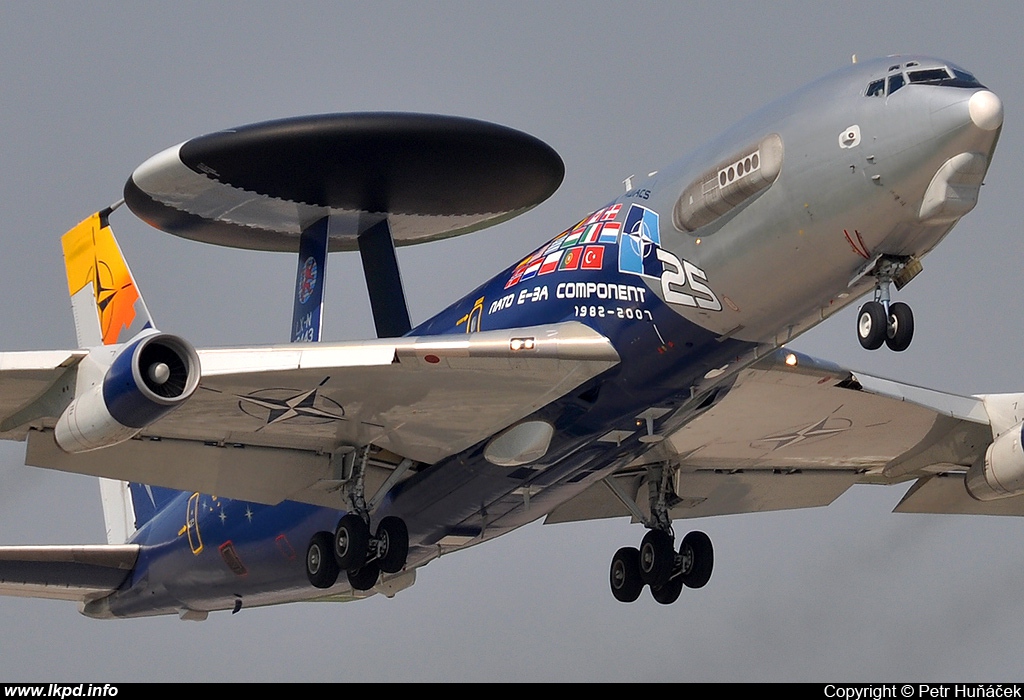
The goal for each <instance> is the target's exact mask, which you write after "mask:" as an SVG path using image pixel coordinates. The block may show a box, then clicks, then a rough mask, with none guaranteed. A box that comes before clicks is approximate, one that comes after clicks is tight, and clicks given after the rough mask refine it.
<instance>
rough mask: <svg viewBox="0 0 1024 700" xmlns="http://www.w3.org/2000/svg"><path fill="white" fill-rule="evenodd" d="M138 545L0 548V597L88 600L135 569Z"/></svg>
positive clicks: (113, 586)
mask: <svg viewBox="0 0 1024 700" xmlns="http://www.w3.org/2000/svg"><path fill="white" fill-rule="evenodd" d="M138 554H139V546H138V545H127V544H126V545H79V546H39V547H0V595H13V596H30V597H33V598H53V599H56V600H78V601H89V600H92V599H95V598H100V597H103V596H104V595H107V594H108V593H111V592H113V591H114V590H116V589H117V588H118V586H120V585H121V583H123V582H124V580H125V578H127V576H128V575H129V573H131V570H132V569H133V568H134V567H135V560H136V559H137V558H138Z"/></svg>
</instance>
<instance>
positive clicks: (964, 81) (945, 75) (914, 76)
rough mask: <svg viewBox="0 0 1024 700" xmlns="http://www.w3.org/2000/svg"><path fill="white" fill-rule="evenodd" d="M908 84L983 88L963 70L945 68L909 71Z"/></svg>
mask: <svg viewBox="0 0 1024 700" xmlns="http://www.w3.org/2000/svg"><path fill="white" fill-rule="evenodd" d="M908 77H909V78H910V82H912V83H925V84H928V85H943V86H946V87H964V88H980V87H985V86H984V85H982V84H981V83H979V82H978V79H977V78H975V77H974V76H973V75H971V74H970V73H968V72H967V71H964V70H958V69H956V68H953V69H952V75H950V69H947V68H928V69H925V70H915V71H910V73H909V74H908Z"/></svg>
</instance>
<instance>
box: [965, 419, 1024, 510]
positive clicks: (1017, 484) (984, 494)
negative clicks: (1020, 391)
mask: <svg viewBox="0 0 1024 700" xmlns="http://www.w3.org/2000/svg"><path fill="white" fill-rule="evenodd" d="M1022 437H1024V423H1018V424H1017V425H1016V426H1014V427H1013V428H1011V429H1009V430H1007V431H1006V432H1005V433H1003V434H1002V435H1000V436H999V437H997V438H996V439H995V440H993V441H992V444H991V445H989V446H988V449H987V450H985V456H984V457H983V458H982V459H979V460H978V461H977V462H975V463H974V464H973V465H972V466H971V468H970V469H968V470H967V476H966V477H965V478H964V484H965V485H966V486H967V493H969V494H970V495H971V497H972V498H975V499H976V500H979V501H994V500H996V499H999V498H1009V497H1010V496H1019V495H1021V494H1024V449H1022V446H1021V439H1022Z"/></svg>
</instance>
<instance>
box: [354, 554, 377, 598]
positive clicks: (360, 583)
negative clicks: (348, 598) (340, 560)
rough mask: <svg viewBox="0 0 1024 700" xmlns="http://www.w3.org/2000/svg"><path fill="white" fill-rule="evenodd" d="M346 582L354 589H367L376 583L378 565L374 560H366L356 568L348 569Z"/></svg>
mask: <svg viewBox="0 0 1024 700" xmlns="http://www.w3.org/2000/svg"><path fill="white" fill-rule="evenodd" d="M346 573H347V575H348V583H349V585H350V586H352V590H354V591H368V590H370V589H371V588H373V587H374V586H376V585H377V579H378V578H380V565H379V564H377V562H376V561H371V562H367V563H366V564H365V565H363V566H362V567H360V568H358V569H349V570H348V571H347V572H346Z"/></svg>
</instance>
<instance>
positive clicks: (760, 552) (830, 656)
mask: <svg viewBox="0 0 1024 700" xmlns="http://www.w3.org/2000/svg"><path fill="white" fill-rule="evenodd" d="M893 5H894V3H850V2H837V3H822V2H815V3H783V2H778V3H763V2H746V3H701V4H690V3H687V4H683V3H668V2H660V3H645V2H629V3H625V2H624V3H608V2H582V3H580V2H537V3H533V2H524V1H522V0H520V1H517V2H514V3H483V2H469V3H448V2H420V3H388V2H376V3H340V2H334V3H309V2H307V3H303V2H290V3H287V5H285V4H283V3H282V4H279V5H278V4H270V3H260V2H237V3H233V2H220V3H209V2H200V3H188V2H176V3H99V2H93V3H70V2H68V3H43V2H38V3H21V2H0V114H2V118H0V212H2V215H3V219H2V220H0V245H2V248H0V250H2V253H0V294H2V295H3V299H5V301H4V302H3V303H2V304H0V349H3V350H20V349H42V348H55V347H71V346H73V345H74V329H73V325H72V322H71V315H70V305H69V302H68V300H67V294H66V286H65V282H64V275H63V268H62V262H61V257H60V246H59V240H58V239H59V236H60V234H61V233H63V232H64V231H65V230H67V229H68V228H69V227H70V226H72V225H73V224H75V223H76V222H78V221H79V220H81V219H82V218H84V217H85V216H87V215H88V214H90V213H91V212H92V211H94V210H95V209H96V208H98V207H102V206H105V205H107V204H110V203H111V202H113V201H115V200H117V199H118V198H120V196H121V195H120V192H121V188H122V186H123V184H124V181H125V179H126V178H127V177H128V175H129V174H130V173H131V171H132V169H133V168H134V167H135V166H136V165H138V164H139V163H141V162H142V161H143V160H144V159H146V158H147V157H149V156H150V155H152V154H153V153H156V152H157V151H159V150H161V149H163V148H165V147H167V146H171V145H173V144H175V143H178V142H180V141H183V140H185V139H187V138H190V137H192V136H196V135H199V134H202V133H207V132H210V131H214V130H217V129H220V128H225V127H230V126H236V125H239V124H245V123H250V122H255V121H261V120H264V119H270V118H277V117H284V116H290V115H297V114H307V113H316V112H344V111H363V110H406V111H421V112H439V113H449V114H457V115H462V116H468V117H475V118H480V119H486V120H490V121H495V122H499V123H502V124H506V125H509V126H512V127H514V128H517V129H520V130H523V131H526V132H529V133H532V134H534V135H536V136H538V137H539V138H541V139H542V140H544V141H546V142H547V143H549V144H551V145H552V146H553V147H554V148H555V149H556V150H557V151H558V152H559V153H560V154H561V155H562V157H563V159H564V160H565V164H566V177H565V182H564V184H563V185H562V188H561V189H560V190H559V192H557V193H556V194H555V195H554V196H553V197H552V198H551V200H549V201H548V202H547V203H545V204H544V205H542V206H540V207H539V208H537V209H536V210H534V211H532V212H530V213H528V214H526V215H524V216H523V217H521V218H519V219H516V220H514V221H512V222H509V223H507V224H504V225H502V226H500V227H498V228H496V229H492V230H489V231H484V232H481V233H477V234H474V235H472V236H469V237H465V238H462V239H457V240H454V241H445V242H439V243H433V244H429V245H426V246H421V247H419V248H415V249H408V248H406V249H403V250H402V251H401V253H400V262H401V265H402V273H403V277H404V279H405V282H406V286H407V293H408V296H409V302H410V306H411V312H412V314H413V317H414V322H416V321H420V320H423V319H424V318H426V317H427V316H428V315H430V314H431V313H433V312H435V311H437V310H439V309H440V308H441V307H442V306H444V305H446V304H447V303H449V302H451V301H453V300H454V299H456V298H458V297H459V296H461V295H462V294H463V293H464V292H466V291H468V290H469V289H470V288H472V287H473V286H474V285H476V284H478V283H480V282H482V281H483V280H485V279H486V278H488V277H489V276H491V275H492V274H494V273H496V272H497V271H498V270H500V269H502V268H503V267H505V266H506V265H507V264H509V263H511V262H513V261H514V260H515V259H518V258H520V257H521V256H522V255H523V254H525V253H527V252H529V251H530V250H531V249H533V248H535V247H536V246H537V245H539V244H540V243H541V242H542V241H544V240H546V239H548V238H550V237H551V236H553V235H555V234H557V233H558V232H559V231H561V230H562V229H563V228H564V227H565V226H566V225H567V224H569V223H572V222H574V221H575V220H577V219H578V218H579V217H580V216H581V215H582V214H584V213H586V212H587V211H590V210H592V209H593V208H595V207H596V206H599V205H601V204H602V203H604V202H606V201H607V200H608V199H609V198H611V197H612V196H614V195H615V194H616V193H617V192H618V191H619V190H620V188H621V181H622V179H623V178H625V177H626V176H628V175H630V174H633V173H646V172H648V171H650V170H654V169H657V168H659V167H662V166H664V165H665V164H666V163H667V162H669V161H671V160H674V159H675V158H676V157H678V156H681V155H683V154H685V153H686V152H687V151H689V150H691V149H692V148H695V147H696V146H698V145H699V144H700V143H702V142H703V141H704V140H706V139H708V138H710V137H712V136H714V135H715V134H716V133H717V132H718V131H720V130H721V129H723V128H725V127H726V126H728V125H729V124H731V123H732V122H733V121H735V120H737V119H739V118H740V117H742V116H743V115H745V114H746V113H748V112H750V111H752V110H754V109H756V108H757V107H758V106H760V105H761V104H763V103H765V102H767V101H768V100H770V99H772V98H774V97H776V96H777V95H779V94H781V93H784V92H788V91H790V90H792V89H795V88H796V87H799V86H800V85H802V84H804V83H806V82H808V81H810V80H812V79H814V78H817V77H818V76H820V75H822V74H824V73H826V72H829V71H831V70H833V69H835V68H837V67H839V66H840V65H842V64H844V63H847V62H848V61H849V60H850V55H851V54H853V53H856V54H858V55H859V56H861V57H864V58H867V57H871V56H877V55H884V54H891V53H897V52H913V53H926V54H932V55H938V56H942V57H945V58H948V59H950V60H953V61H955V62H957V63H959V64H961V65H963V66H964V67H966V68H967V69H969V70H971V71H973V72H975V74H976V75H977V76H978V78H979V79H980V80H981V81H982V82H984V83H985V84H987V85H988V86H989V87H990V88H991V89H993V90H994V91H995V92H996V93H997V94H999V95H1000V96H1001V97H1002V99H1003V102H1004V105H1005V113H1006V120H1005V127H1004V130H1003V134H1002V138H1001V142H1000V144H999V147H998V148H997V151H996V157H995V162H994V164H993V166H992V168H991V170H990V172H989V176H988V181H987V183H986V186H985V187H984V188H983V190H982V195H981V201H980V203H979V205H978V208H977V209H976V210H975V211H974V212H973V213H971V214H970V215H968V216H967V217H966V218H965V219H964V221H963V222H961V223H960V224H959V225H958V226H957V228H956V229H955V230H954V231H953V233H952V234H951V235H950V236H949V238H948V239H947V240H946V241H945V242H944V243H943V244H942V245H941V246H940V247H939V248H938V249H937V250H936V251H935V252H934V253H932V254H931V255H930V256H929V257H928V258H926V259H925V261H924V263H925V273H924V274H923V275H921V276H920V277H918V278H917V279H916V280H915V281H914V284H912V285H910V286H909V287H908V288H906V289H905V290H904V291H903V292H901V293H900V298H901V299H903V300H905V301H907V302H909V303H910V304H911V305H912V306H913V308H914V313H915V319H916V325H917V332H916V337H915V341H914V345H913V346H912V347H911V348H910V349H909V350H908V351H907V352H905V353H903V354H900V355H898V354H895V353H891V352H887V351H879V352H876V353H868V352H865V351H863V350H861V349H860V347H859V345H858V344H857V341H856V339H855V337H854V314H853V310H852V309H848V310H847V311H845V312H843V313H841V314H839V315H838V316H837V317H835V318H833V319H831V320H829V321H828V322H826V323H825V324H823V325H822V326H819V327H818V328H817V329H815V330H814V331H812V332H811V333H809V334H808V335H806V336H804V337H803V338H801V339H800V341H798V342H797V343H795V344H794V346H795V347H797V348H799V349H801V350H804V351H805V352H810V353H812V354H815V355H818V356H821V357H825V358H827V359H831V360H834V361H838V362H841V363H845V364H847V365H848V366H852V367H855V368H858V369H862V370H866V371H869V372H872V373H876V374H881V375H883V376H890V377H893V378H896V379H900V380H903V381H908V382H913V383H918V384H924V385H927V386H931V387H934V388H937V389H943V390H947V391H955V392H963V393H983V392H997V391H1013V390H1024V375H1022V374H1021V372H1019V371H1018V370H1019V368H1020V366H1021V351H1020V348H1021V347H1024V342H1022V340H1024V339H1022V331H1021V329H1022V327H1024V323H1022V318H1021V311H1020V309H1021V308H1022V304H1021V295H1022V292H1021V285H1020V261H1021V260H1022V259H1024V236H1022V235H1021V234H1020V214H1021V201H1020V193H1021V192H1022V191H1024V169H1022V168H1021V167H1020V164H1021V163H1022V162H1024V153H1022V151H1024V136H1022V133H1024V129H1022V124H1021V121H1022V117H1021V115H1022V114H1024V105H1022V102H1024V87H1022V82H1021V77H1020V58H1021V48H1020V29H1021V27H1022V26H1024V5H1021V4H1020V3H1018V2H1015V1H1013V0H1006V1H1005V2H991V3H984V2H983V3H964V2H933V3H921V4H917V5H909V4H904V3H898V4H895V5H896V7H893ZM368 7H372V9H367V8H368ZM112 223H113V226H114V229H115V231H116V232H117V234H118V238H119V240H120V242H121V245H122V247H123V248H124V250H125V253H126V255H127V256H128V259H129V262H130V264H131V266H132V269H133V271H134V273H135V276H136V279H137V280H138V282H139V284H140V286H141V288H142V289H143V290H144V293H145V295H146V300H147V303H148V305H149V307H150V310H151V312H152V313H153V315H154V316H155V317H156V319H157V321H158V322H159V323H160V325H161V327H162V328H163V329H164V330H168V331H172V332H176V333H181V334H183V335H185V336H186V337H189V338H190V339H191V340H192V341H193V342H195V343H196V344H197V345H199V346H210V345H234V344H244V343H269V342H282V341H284V340H286V338H287V328H288V324H289V318H290V308H291V303H290V293H291V285H292V279H293V275H294V270H295V261H294V259H293V257H292V256H288V255H278V254H256V253H247V252H240V251H234V250H225V249H218V248H214V247H211V246H205V245H201V244H198V243H192V242H188V241H184V240H179V239H176V238H174V237H173V236H168V235H166V234H163V233H160V232H157V231H156V230H154V229H150V228H149V227H147V226H146V225H145V224H142V223H141V222H139V221H137V220H136V219H134V218H133V217H132V216H131V214H130V213H129V212H127V210H122V211H119V212H118V213H116V214H115V215H114V216H113V217H112ZM354 257H355V256H351V255H348V256H346V255H337V256H334V257H333V258H332V260H331V271H330V282H329V285H328V310H327V313H326V318H325V339H329V340H341V339H355V338H362V337H370V336H372V334H373V330H372V323H371V321H370V316H369V311H368V306H367V302H366V292H365V288H364V286H363V282H362V276H361V273H360V272H359V269H358V267H357V264H356V260H355V259H354ZM22 462H23V445H21V444H14V443H0V542H3V543H10V544H32V543H80V542H102V541H103V538H104V536H103V526H102V516H101V511H100V506H99V496H98V489H97V486H96V483H95V480H93V479H89V478H85V477H76V476H70V475H65V474H56V473H50V472H45V471H42V470H37V469H30V468H28V467H24V466H22ZM903 491H904V489H902V488H890V489H887V488H882V487H855V488H854V489H852V490H851V491H849V492H847V493H846V494H845V495H844V496H842V497H841V498H840V499H839V500H838V501H837V502H836V503H835V504H833V505H832V506H831V507H829V508H827V509H817V510H811V511H802V512H789V513H776V514H764V515H746V516H730V517H724V518H717V519H707V520H702V521H694V522H693V523H692V524H693V527H695V528H699V529H703V530H704V531H706V532H707V533H708V534H709V535H711V537H712V539H713V540H714V543H715V549H716V553H715V554H716V568H715V573H714V576H713V578H712V580H711V583H710V584H709V585H708V586H707V588H705V589H702V590H700V591H684V594H683V596H682V597H681V598H680V600H679V602H678V603H676V604H675V605H673V606H671V607H664V606H661V605H658V604H657V603H655V602H654V601H653V600H652V599H651V598H650V596H649V595H644V596H642V597H641V598H640V600H639V601H638V602H636V603H634V604H632V605H622V604H619V603H616V602H615V601H614V600H613V599H612V597H611V594H610V592H609V591H608V583H607V577H608V564H609V562H610V559H611V556H612V554H613V553H614V552H615V550H616V549H617V548H619V547H621V546H626V545H636V543H637V542H639V540H640V538H641V537H642V535H643V528H641V527H640V526H631V525H629V524H628V522H627V521H626V520H617V521H610V522H598V523H590V524H574V525H559V526H549V527H543V526H541V525H539V524H535V525H532V526H529V527H527V528H524V529H522V530H520V531H518V532H516V533H513V534H512V535H509V536H506V537H504V538H501V539H499V540H497V541H494V542H491V543H487V544H484V545H482V546H480V547H476V548H473V549H471V550H468V551H465V552H461V553H457V554H454V555H452V556H449V557H444V558H443V559H441V560H438V561H435V562H433V563H431V564H430V565H429V566H427V567H426V568H424V569H422V570H420V572H419V581H418V582H417V584H416V585H415V586H414V587H413V588H411V589H409V590H407V591H404V592H403V593H401V594H399V595H398V596H397V597H396V598H394V599H392V600H387V599H385V598H383V597H379V596H378V597H376V598H374V599H372V600H368V601H364V602H360V603H354V604H346V605H328V604H297V605H291V606H284V607H277V608H270V609H265V610H246V611H244V612H242V613H240V614H238V615H234V616H232V615H229V614H226V613H222V614H214V615H212V616H211V617H210V619H209V620H207V621H206V622H203V623H198V624H197V623H185V622H181V621H179V620H177V619H176V618H154V619H148V620H137V621H125V622H97V621H93V620H89V619H87V618H84V617H82V616H80V615H79V614H78V613H77V611H76V610H75V607H74V605H73V604H68V603H60V602H52V601H34V600H23V599H14V598H8V599H0V630H3V634H2V635H0V681H5V680H6V681H13V680H30V679H31V680H73V679H78V680H93V681H101V682H102V681H115V680H122V681H128V680H190V681H203V680H213V681H224V680H232V679H238V680H332V681H348V680H416V679H422V680H605V681H608V680H612V681H631V680H677V681H678V680H683V681H685V680H692V681H707V680H818V681H825V680H840V679H841V680H903V679H921V680H943V679H944V680H961V681H963V680H1010V679H1017V680H1020V679H1021V678H1022V671H1021V661H1020V649H1021V648H1022V647H1024V627H1022V626H1021V625H1020V623H1019V620H1020V619H1021V617H1022V616H1024V598H1022V597H1021V596H1020V595H1019V594H1018V591H1020V590H1021V589H1022V588H1024V566H1022V565H1024V556H1022V548H1021V546H1020V544H1019V543H1020V542H1021V541H1022V539H1024V538H1022V534H1024V522H1022V521H1020V520H1016V519H1000V518H968V517H959V516H916V515H894V514H890V511H891V509H892V508H893V507H894V506H895V504H896V503H897V502H898V501H899V499H900V497H901V496H902V494H903ZM686 525H687V524H681V525H677V529H683V528H684V527H686Z"/></svg>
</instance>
